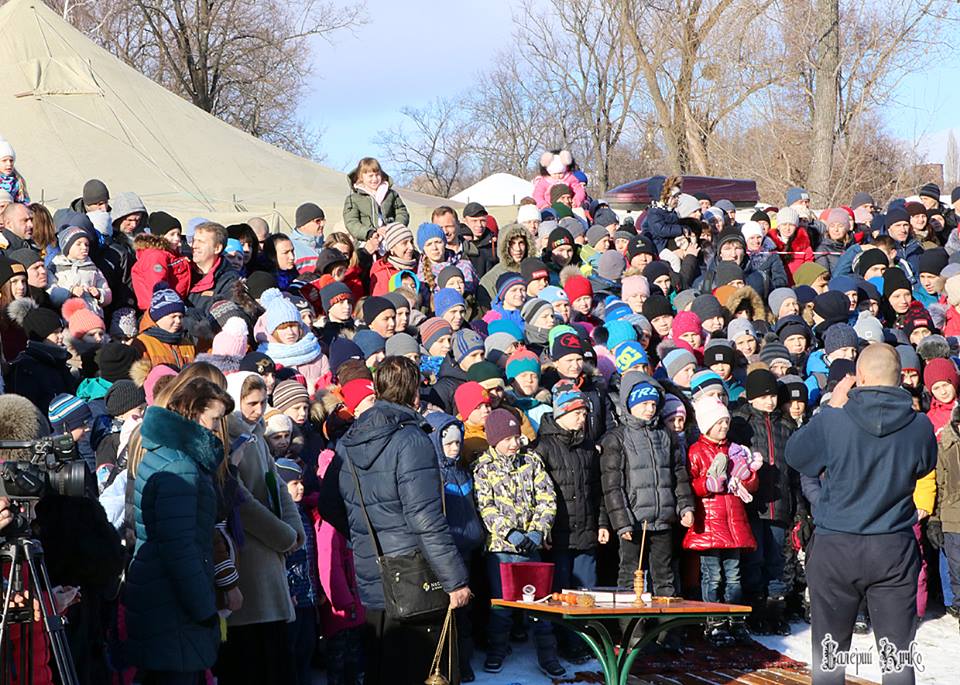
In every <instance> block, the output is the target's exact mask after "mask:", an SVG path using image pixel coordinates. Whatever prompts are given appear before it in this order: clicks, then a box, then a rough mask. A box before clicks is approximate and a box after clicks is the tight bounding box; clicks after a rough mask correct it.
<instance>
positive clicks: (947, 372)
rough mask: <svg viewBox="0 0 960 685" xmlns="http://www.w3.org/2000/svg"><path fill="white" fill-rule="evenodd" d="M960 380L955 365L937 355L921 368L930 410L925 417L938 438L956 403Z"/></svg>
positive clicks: (938, 438)
mask: <svg viewBox="0 0 960 685" xmlns="http://www.w3.org/2000/svg"><path fill="white" fill-rule="evenodd" d="M958 381H960V378H958V375H957V367H956V366H954V365H953V362H952V361H950V360H949V359H943V358H941V357H937V358H936V359H931V360H930V361H929V362H927V367H926V368H925V369H924V370H923V384H924V385H925V386H926V388H927V392H929V393H930V411H928V412H927V418H928V419H930V423H932V424H933V430H934V432H935V433H936V434H937V440H938V441H939V440H940V431H942V430H943V429H944V427H945V426H946V425H947V424H948V423H949V422H950V415H951V414H952V413H953V408H954V406H955V405H956V404H957V385H958V384H960V383H958Z"/></svg>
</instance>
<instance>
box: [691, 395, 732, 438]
mask: <svg viewBox="0 0 960 685" xmlns="http://www.w3.org/2000/svg"><path fill="white" fill-rule="evenodd" d="M693 411H694V413H695V414H696V417H697V428H699V429H700V434H701V435H706V434H707V433H708V432H709V431H710V429H711V428H713V427H714V426H715V425H716V424H717V422H719V421H720V420H721V419H729V418H730V411H729V410H728V409H727V405H725V404H724V403H723V401H721V400H720V399H719V398H717V397H714V396H713V395H705V396H703V397H700V398H699V399H698V400H696V401H695V402H694V403H693Z"/></svg>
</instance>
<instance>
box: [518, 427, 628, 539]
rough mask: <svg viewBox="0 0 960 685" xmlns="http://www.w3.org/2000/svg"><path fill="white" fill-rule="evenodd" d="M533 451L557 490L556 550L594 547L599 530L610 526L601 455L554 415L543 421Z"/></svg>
mask: <svg viewBox="0 0 960 685" xmlns="http://www.w3.org/2000/svg"><path fill="white" fill-rule="evenodd" d="M537 438H538V440H537V447H536V449H535V450H534V451H535V452H536V453H537V454H538V455H539V456H540V458H541V459H542V460H543V463H544V465H545V466H546V467H547V472H548V473H549V474H550V479H551V480H552V481H553V485H554V488H555V489H556V492H557V515H556V518H555V519H554V521H553V528H552V530H551V532H550V539H551V540H552V541H553V546H554V548H556V549H593V548H594V547H596V546H597V529H598V528H601V527H602V528H609V526H610V524H609V521H608V520H607V512H606V508H605V507H604V505H603V491H602V489H601V487H600V455H599V454H598V451H597V447H596V444H595V443H594V442H593V441H592V440H588V439H586V438H585V437H584V435H583V431H576V432H574V431H568V430H565V429H564V428H561V427H560V426H558V425H557V422H556V420H555V419H554V418H553V414H545V415H544V417H543V420H542V421H541V422H540V432H539V434H538V436H537Z"/></svg>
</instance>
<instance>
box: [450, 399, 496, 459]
mask: <svg viewBox="0 0 960 685" xmlns="http://www.w3.org/2000/svg"><path fill="white" fill-rule="evenodd" d="M454 398H455V401H456V404H457V416H458V418H459V419H460V420H461V421H463V429H464V432H463V452H462V454H463V463H464V464H473V463H474V462H475V461H476V460H477V457H479V456H480V455H481V454H483V453H484V452H486V451H487V448H488V447H489V446H490V445H489V444H488V443H487V435H486V428H485V426H486V420H487V417H488V416H490V412H491V407H490V394H489V393H488V392H487V391H486V390H484V389H483V386H482V385H480V384H479V383H477V382H476V381H468V382H466V383H464V384H463V385H461V386H460V387H459V388H457V392H456V394H455V395H454Z"/></svg>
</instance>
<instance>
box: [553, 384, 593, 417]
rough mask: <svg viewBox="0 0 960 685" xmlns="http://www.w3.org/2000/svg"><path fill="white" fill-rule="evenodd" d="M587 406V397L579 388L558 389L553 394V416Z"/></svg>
mask: <svg viewBox="0 0 960 685" xmlns="http://www.w3.org/2000/svg"><path fill="white" fill-rule="evenodd" d="M586 408H587V398H586V396H585V395H584V394H583V393H582V392H580V391H579V390H572V389H571V390H560V391H558V392H557V393H556V394H555V395H554V396H553V418H555V419H557V418H560V417H561V416H563V415H564V414H569V413H570V412H572V411H576V410H577V409H586Z"/></svg>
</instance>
